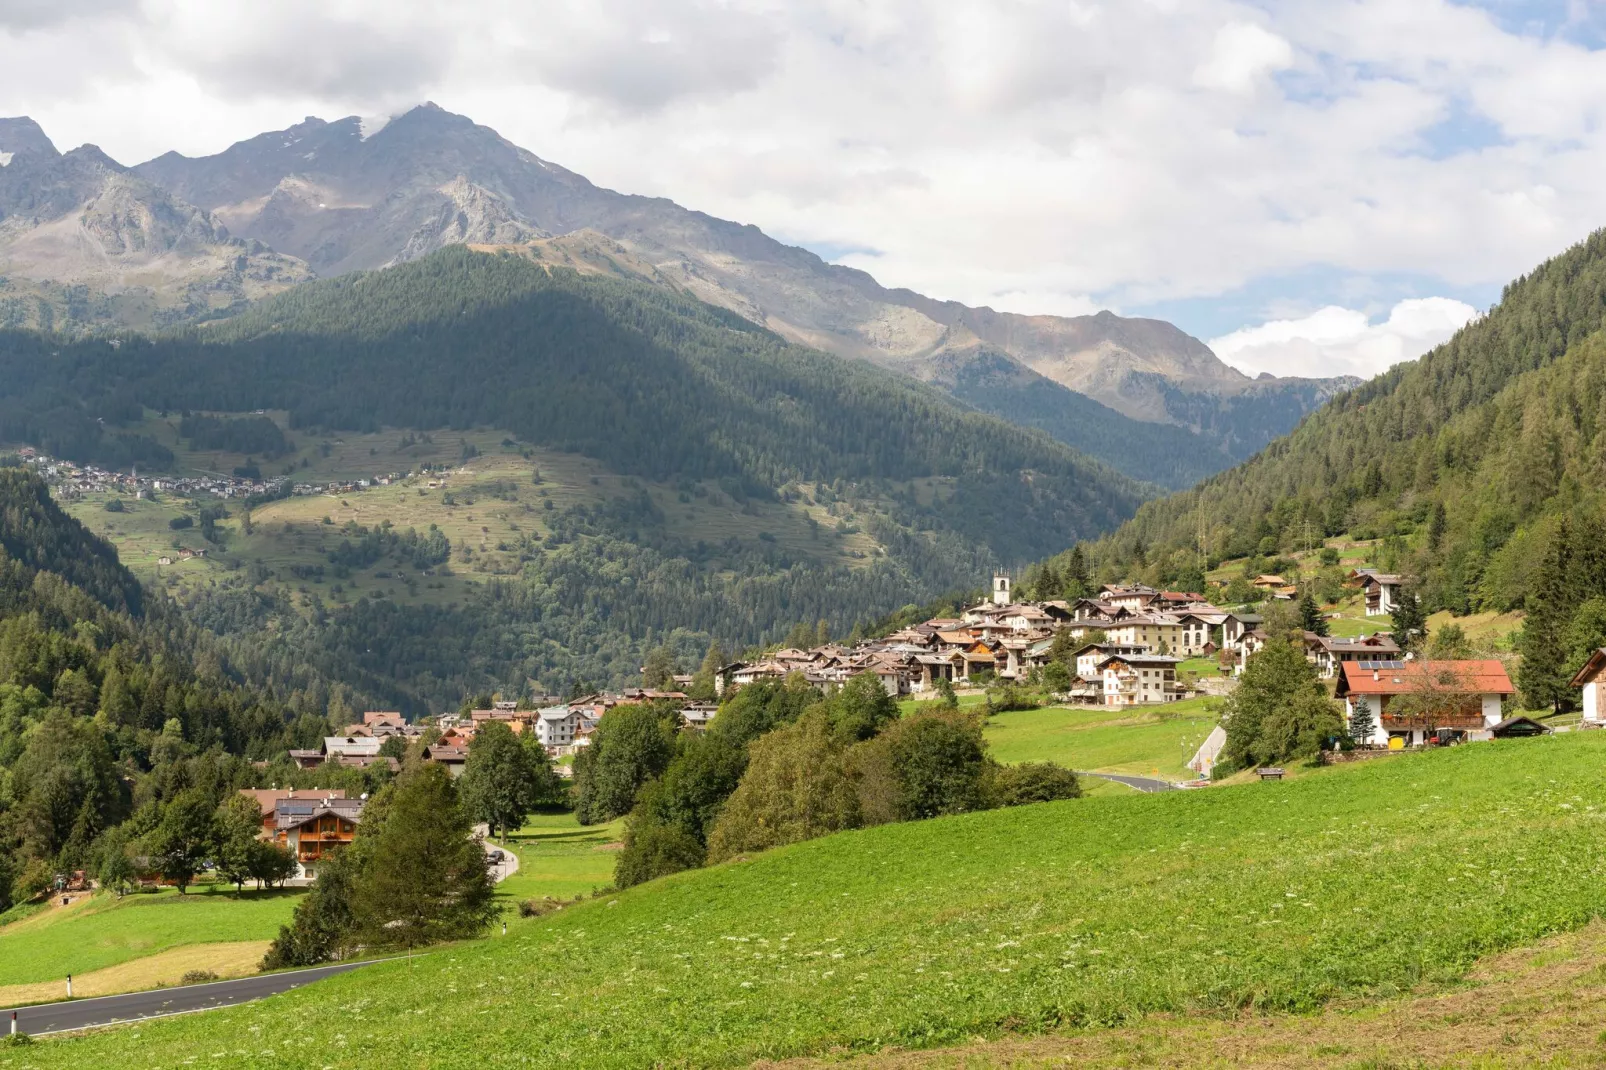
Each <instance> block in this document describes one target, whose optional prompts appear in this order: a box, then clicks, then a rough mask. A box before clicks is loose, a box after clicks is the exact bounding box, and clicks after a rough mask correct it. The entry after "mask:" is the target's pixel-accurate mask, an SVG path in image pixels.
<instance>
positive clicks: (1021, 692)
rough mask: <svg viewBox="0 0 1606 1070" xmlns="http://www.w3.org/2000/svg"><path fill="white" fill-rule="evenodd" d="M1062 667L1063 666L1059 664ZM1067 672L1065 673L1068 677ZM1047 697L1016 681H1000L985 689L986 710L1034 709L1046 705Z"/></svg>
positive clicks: (998, 711) (991, 711)
mask: <svg viewBox="0 0 1606 1070" xmlns="http://www.w3.org/2000/svg"><path fill="white" fill-rule="evenodd" d="M1061 668H1062V669H1063V668H1064V666H1061ZM1069 675H1070V674H1069V673H1067V674H1066V676H1067V678H1069ZM1047 701H1048V700H1047V699H1046V698H1045V697H1044V696H1043V695H1042V694H1040V693H1038V692H1036V691H1033V690H1031V689H1030V688H1026V687H1022V686H1021V685H1020V684H1016V683H1002V684H998V685H995V686H993V687H989V688H988V689H987V712H988V713H1006V712H1008V711H1010V710H1035V709H1038V708H1040V707H1042V706H1044V705H1047Z"/></svg>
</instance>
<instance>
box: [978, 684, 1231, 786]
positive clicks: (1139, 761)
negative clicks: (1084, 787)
mask: <svg viewBox="0 0 1606 1070" xmlns="http://www.w3.org/2000/svg"><path fill="white" fill-rule="evenodd" d="M1219 705H1220V700H1219V699H1188V700H1187V701H1184V702H1172V703H1166V704H1165V705H1161V706H1151V707H1148V708H1142V709H1125V710H1112V709H1104V708H1101V707H1091V708H1087V707H1083V708H1074V709H1066V708H1063V707H1052V708H1049V709H1042V710H1015V711H1012V712H1010V713H1000V714H995V715H994V716H993V717H992V718H990V719H989V720H988V722H987V728H986V738H987V742H988V744H989V751H990V753H991V754H992V756H993V757H994V758H997V759H998V760H999V761H1001V762H1008V763H1012V764H1013V763H1015V762H1041V761H1048V762H1055V763H1057V764H1059V765H1064V766H1068V767H1070V768H1072V769H1086V770H1091V771H1098V772H1101V773H1131V774H1134V775H1137V776H1158V777H1162V778H1164V779H1169V780H1187V779H1192V777H1193V776H1194V774H1193V772H1192V771H1191V770H1189V769H1188V767H1187V762H1188V759H1189V758H1192V757H1193V755H1194V752H1195V751H1197V750H1198V749H1199V744H1201V743H1203V742H1204V739H1205V737H1206V736H1208V735H1209V734H1210V730H1211V729H1212V728H1214V727H1215V726H1216V723H1217V722H1218V721H1219V720H1220V717H1219V715H1218V714H1217V713H1216V712H1215V709H1216V708H1217V707H1218V706H1219Z"/></svg>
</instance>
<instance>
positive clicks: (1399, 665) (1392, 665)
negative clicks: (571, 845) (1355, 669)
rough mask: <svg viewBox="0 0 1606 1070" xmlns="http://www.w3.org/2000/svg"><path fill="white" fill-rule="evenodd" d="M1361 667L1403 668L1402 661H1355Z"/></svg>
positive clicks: (1403, 663)
mask: <svg viewBox="0 0 1606 1070" xmlns="http://www.w3.org/2000/svg"><path fill="white" fill-rule="evenodd" d="M1356 664H1357V665H1359V666H1360V667H1361V668H1363V669H1403V668H1405V662H1403V661H1359V662H1356Z"/></svg>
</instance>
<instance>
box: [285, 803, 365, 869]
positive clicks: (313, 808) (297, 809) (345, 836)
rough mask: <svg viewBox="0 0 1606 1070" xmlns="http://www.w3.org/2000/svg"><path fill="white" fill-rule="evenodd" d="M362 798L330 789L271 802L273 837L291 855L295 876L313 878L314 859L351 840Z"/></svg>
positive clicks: (329, 853)
mask: <svg viewBox="0 0 1606 1070" xmlns="http://www.w3.org/2000/svg"><path fill="white" fill-rule="evenodd" d="M364 801H365V800H363V799H347V798H345V797H344V796H343V795H341V794H340V793H339V792H332V791H331V792H315V793H309V794H308V797H305V798H295V799H291V798H284V799H280V800H278V801H277V802H275V803H274V808H273V840H274V842H275V843H277V844H279V846H281V847H284V848H286V849H288V850H289V851H290V855H291V857H293V858H294V859H295V863H296V872H295V879H296V880H298V881H311V880H315V879H316V878H317V876H318V863H319V862H320V861H322V860H323V859H325V858H327V857H329V855H331V854H333V853H334V852H336V851H338V850H341V849H342V848H345V847H347V846H349V845H350V844H351V841H352V839H353V838H354V837H355V836H356V835H357V824H358V822H360V821H361V820H362V810H363V803H364Z"/></svg>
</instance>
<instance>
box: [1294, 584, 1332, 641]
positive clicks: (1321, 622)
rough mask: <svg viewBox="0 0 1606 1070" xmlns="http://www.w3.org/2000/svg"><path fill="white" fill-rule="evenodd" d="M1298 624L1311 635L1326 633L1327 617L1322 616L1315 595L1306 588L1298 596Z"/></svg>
mask: <svg viewBox="0 0 1606 1070" xmlns="http://www.w3.org/2000/svg"><path fill="white" fill-rule="evenodd" d="M1299 624H1300V627H1302V628H1304V629H1305V630H1306V631H1307V632H1310V633H1311V634H1312V635H1326V634H1327V618H1326V617H1324V616H1322V611H1321V608H1320V607H1319V606H1317V605H1316V596H1315V595H1313V594H1311V593H1310V590H1309V589H1308V588H1307V589H1306V591H1305V593H1304V594H1302V595H1300V596H1299Z"/></svg>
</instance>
